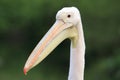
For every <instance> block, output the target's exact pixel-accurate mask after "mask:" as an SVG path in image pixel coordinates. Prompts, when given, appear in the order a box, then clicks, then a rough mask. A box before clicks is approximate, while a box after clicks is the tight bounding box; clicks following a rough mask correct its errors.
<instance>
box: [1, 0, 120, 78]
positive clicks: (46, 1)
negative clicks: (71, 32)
mask: <svg viewBox="0 0 120 80" xmlns="http://www.w3.org/2000/svg"><path fill="white" fill-rule="evenodd" d="M65 6H76V7H77V8H78V9H80V12H81V17H82V22H83V28H84V33H85V41H86V68H85V80H120V0H0V80H67V76H68V70H69V51H70V49H69V46H70V40H68V39H67V40H65V41H63V43H61V44H60V45H59V46H58V47H57V48H56V49H55V50H54V51H53V52H52V54H50V55H49V56H48V57H47V58H46V59H45V60H44V61H43V62H42V63H41V64H39V65H38V66H36V67H35V68H33V69H32V70H31V71H30V72H29V73H28V75H27V76H25V75H24V74H23V67H24V64H25V62H26V60H27V58H28V56H29V54H30V53H31V51H32V50H33V48H34V47H35V46H36V44H37V43H38V42H39V40H40V39H41V38H42V36H43V35H44V34H45V33H46V32H47V31H48V29H49V28H50V27H51V25H52V24H53V23H54V22H55V15H56V13H57V11H58V10H60V9H61V8H63V7H65Z"/></svg>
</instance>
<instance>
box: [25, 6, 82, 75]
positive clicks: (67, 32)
mask: <svg viewBox="0 0 120 80" xmlns="http://www.w3.org/2000/svg"><path fill="white" fill-rule="evenodd" d="M80 20H81V18H80V13H79V10H78V9H77V8H76V7H65V8H63V9H61V10H59V11H58V12H57V15H56V22H55V23H54V25H53V26H52V27H51V28H50V30H49V31H48V32H47V33H46V35H45V36H44V37H43V38H42V40H41V41H40V42H39V43H38V45H37V46H36V47H35V49H34V50H33V51H32V53H31V55H30V56H29V58H28V60H27V62H26V64H25V66H24V73H25V74H26V73H27V72H28V71H29V70H30V69H31V68H33V67H35V66H36V65H37V64H38V63H40V62H41V61H42V60H43V59H44V58H45V57H46V56H47V55H48V54H50V53H51V52H52V51H53V49H55V48H56V47H57V46H58V45H59V44H60V43H61V42H62V41H63V40H65V39H66V38H69V39H70V40H71V41H72V45H73V47H76V44H77V41H78V26H77V25H78V24H79V23H80V22H81V21H80Z"/></svg>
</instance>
